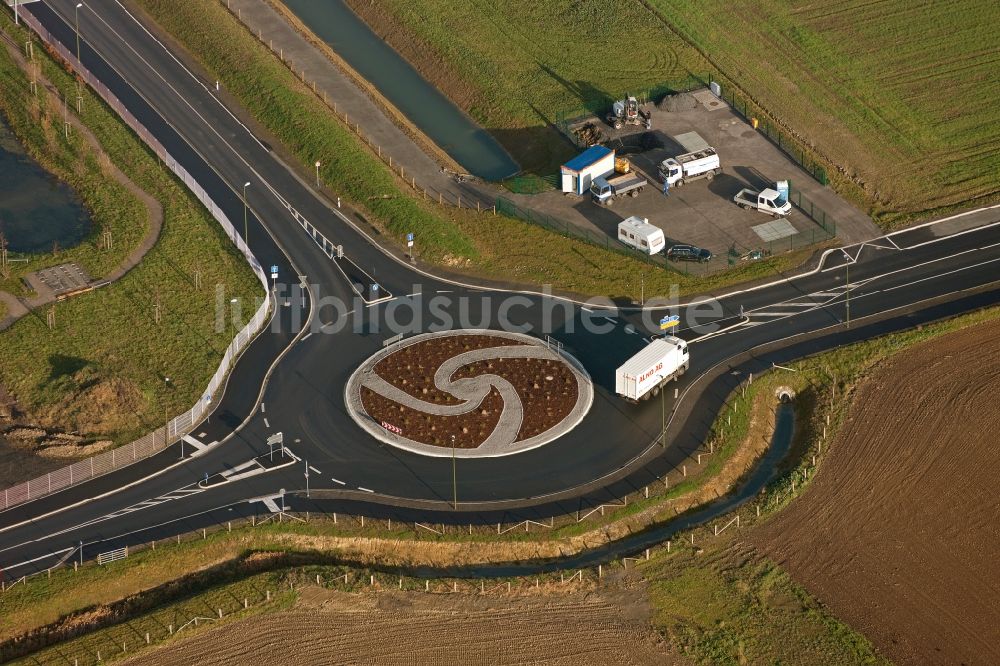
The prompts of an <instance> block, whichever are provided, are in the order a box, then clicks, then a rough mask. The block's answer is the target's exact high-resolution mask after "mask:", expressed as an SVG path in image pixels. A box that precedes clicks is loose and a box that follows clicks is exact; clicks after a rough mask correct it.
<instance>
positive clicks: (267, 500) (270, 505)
mask: <svg viewBox="0 0 1000 666" xmlns="http://www.w3.org/2000/svg"><path fill="white" fill-rule="evenodd" d="M261 502H263V503H264V506H266V507H267V510H268V511H270V512H271V513H281V509H279V508H278V505H277V504H275V503H274V499H273V498H271V497H264V498H261Z"/></svg>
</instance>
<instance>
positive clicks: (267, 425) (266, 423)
mask: <svg viewBox="0 0 1000 666" xmlns="http://www.w3.org/2000/svg"><path fill="white" fill-rule="evenodd" d="M264 427H265V428H270V427H271V424H270V423H268V422H267V417H266V416H265V417H264Z"/></svg>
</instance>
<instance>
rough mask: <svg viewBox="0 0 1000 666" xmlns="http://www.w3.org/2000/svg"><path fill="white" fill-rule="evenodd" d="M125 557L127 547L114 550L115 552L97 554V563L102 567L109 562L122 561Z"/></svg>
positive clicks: (126, 555)
mask: <svg viewBox="0 0 1000 666" xmlns="http://www.w3.org/2000/svg"><path fill="white" fill-rule="evenodd" d="M126 557H128V546H125V547H124V548H116V549H115V550H109V551H108V552H106V553H99V554H98V555H97V563H98V564H101V565H104V564H108V563H109V562H117V561H118V560H124V559H125V558H126Z"/></svg>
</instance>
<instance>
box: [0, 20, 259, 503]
mask: <svg viewBox="0 0 1000 666" xmlns="http://www.w3.org/2000/svg"><path fill="white" fill-rule="evenodd" d="M21 19H22V21H23V22H24V23H25V24H26V25H28V26H29V27H30V28H31V29H32V30H33V31H34V32H35V33H36V34H37V35H38V36H39V37H40V38H41V39H42V41H44V42H45V43H46V44H48V45H49V47H50V48H52V49H53V50H54V51H55V52H56V54H57V55H58V56H59V57H60V58H62V59H63V60H64V61H65V62H67V63H70V65H71V66H72V67H73V68H74V70H75V73H76V74H77V75H78V76H79V77H80V78H82V79H83V80H84V82H86V83H87V85H89V86H90V88H91V89H92V90H94V91H95V92H96V93H97V94H98V95H100V97H101V98H102V99H103V100H104V101H105V102H106V103H107V104H108V106H110V107H111V108H112V109H114V111H115V112H116V113H117V114H118V115H119V117H120V118H121V119H122V120H123V121H125V124H127V125H128V126H129V127H130V128H131V129H132V130H133V131H134V132H135V133H136V134H137V135H138V136H139V138H140V139H141V140H142V141H143V142H144V143H145V144H146V145H147V146H149V147H150V148H151V149H152V150H153V152H154V153H156V155H157V157H159V158H160V160H162V161H163V163H164V164H165V165H166V166H167V168H169V169H170V170H171V171H172V172H173V173H174V174H175V175H176V176H177V177H178V178H179V179H180V180H181V181H182V182H183V183H184V185H185V186H186V187H187V188H188V189H189V190H190V191H191V192H192V193H193V194H194V195H195V196H196V197H197V198H198V201H200V202H201V203H202V204H203V205H204V206H205V207H206V208H207V209H208V211H209V213H211V214H212V217H213V218H215V220H216V222H218V223H219V225H220V226H221V227H222V229H223V230H224V231H225V232H226V235H227V236H228V237H229V239H230V240H231V241H232V242H233V244H234V245H236V247H237V249H238V250H239V251H240V252H242V253H243V256H244V257H245V258H246V260H247V262H248V263H249V264H250V267H251V268H252V269H253V272H254V274H255V275H256V276H257V279H258V280H260V283H261V286H263V288H264V291H265V293H266V294H267V298H265V299H264V301H263V303H261V305H260V307H259V308H257V311H256V312H255V313H254V316H253V318H252V319H251V320H250V322H249V323H248V324H247V325H246V326H244V327H243V329H242V330H240V332H239V333H237V334H236V337H235V338H233V340H232V341H231V342H230V343H229V346H228V347H227V348H226V351H225V353H224V354H223V357H222V361H221V362H220V363H219V367H218V369H217V370H216V371H215V374H214V375H213V376H212V379H211V380H210V381H209V383H208V387H207V388H206V389H205V392H204V394H203V395H204V396H205V398H207V399H205V398H203V399H202V400H199V401H198V402H197V403H196V404H195V405H194V406H193V407H191V409H189V410H187V411H186V412H184V413H182V414H179V415H178V416H176V417H174V418H173V419H172V420H171V421H169V422H168V423H167V424H166V425H165V426H164V427H163V428H158V429H156V430H154V431H153V432H150V433H148V434H146V435H144V436H143V437H140V438H139V439H137V440H135V441H134V442H131V443H130V444H125V445H124V446H121V447H118V448H116V449H111V450H110V451H105V452H104V453H101V454H99V455H96V456H94V457H92V458H87V459H84V460H81V461H79V462H76V463H74V464H72V465H69V466H68V467H63V468H62V469H59V470H56V471H54V472H50V473H48V474H46V475H45V476H41V477H38V478H37V479H32V480H30V481H26V482H24V483H21V484H19V485H16V486H13V487H11V488H6V489H4V490H3V492H2V493H0V511H2V510H5V509H9V508H10V507H12V506H17V505H19V504H24V503H25V502H30V501H31V500H35V499H38V498H39V497H44V496H45V495H48V494H50V493H53V492H56V491H58V490H62V489H64V488H68V487H70V486H73V485H76V484H78V483H82V482H84V481H87V480H89V479H92V478H94V477H97V476H101V475H102V474H107V473H108V472H111V471H114V470H116V469H119V468H121V467H124V466H126V465H129V464H131V463H133V462H135V461H137V460H142V459H143V458H147V457H149V456H152V455H154V454H156V453H159V452H160V451H162V450H163V449H165V448H167V447H168V446H170V444H172V443H173V442H176V441H177V440H178V439H180V437H181V436H182V435H185V434H187V433H188V432H190V431H191V430H192V429H193V428H194V426H195V424H197V423H198V422H199V421H200V420H201V419H202V417H204V416H205V414H206V413H207V412H208V411H209V406H210V405H211V400H212V397H213V396H215V395H216V394H217V392H218V390H219V389H220V388H221V387H222V386H223V384H224V382H225V380H226V376H227V375H228V374H229V371H230V370H231V368H232V366H233V363H234V362H235V360H236V358H237V357H238V356H239V355H240V352H242V351H243V350H244V349H245V348H246V347H247V345H249V344H250V342H251V340H253V338H254V337H256V335H257V333H258V332H259V331H260V330H261V328H263V326H264V325H265V323H266V322H267V321H268V319H269V313H270V312H271V308H272V306H273V296H272V294H271V291H270V289H269V288H268V281H267V276H266V275H265V274H264V271H263V269H262V268H261V265H260V262H259V261H257V258H256V257H255V256H254V255H253V252H251V250H250V248H249V247H248V246H247V245H246V243H245V242H244V241H243V238H241V237H240V235H239V234H238V233H237V231H236V229H235V227H234V226H233V225H232V223H231V222H230V221H229V218H227V217H226V214H225V213H223V212H222V209H221V208H219V207H218V206H217V205H216V204H215V202H214V201H213V200H212V199H211V197H209V195H208V193H207V192H205V190H204V189H203V188H202V187H201V186H200V185H199V184H198V182H197V181H196V180H195V179H194V178H193V177H192V176H191V175H190V174H189V173H188V172H187V170H186V169H184V167H183V166H181V165H180V164H179V163H178V162H177V160H175V159H174V158H173V157H172V156H171V155H170V153H168V152H167V150H166V148H164V147H163V145H162V144H161V143H160V142H159V141H158V140H157V139H156V137H154V136H153V135H152V134H151V133H150V132H149V131H148V130H147V129H146V128H145V127H144V126H143V125H142V123H140V122H139V121H138V120H137V119H136V118H135V116H133V115H132V114H131V113H130V112H129V111H128V109H126V108H125V106H124V105H123V104H122V103H121V102H120V101H119V100H118V98H117V97H115V95H114V94H113V93H112V92H111V91H110V90H109V89H108V88H107V87H106V86H105V85H104V84H103V83H101V82H100V81H99V80H97V78H96V77H95V76H94V75H93V74H91V72H90V71H89V70H87V69H86V68H85V67H83V66H82V64H80V63H79V62H78V61H77V60H76V56H75V54H73V53H71V52H70V51H69V50H68V49H66V48H65V47H64V46H63V45H62V44H60V43H59V42H58V41H57V40H55V39H53V37H52V35H51V34H50V33H49V32H48V31H47V30H46V29H45V28H44V27H43V26H42V25H41V24H40V23H39V22H38V21H37V19H35V17H34V16H32V15H31V14H28V13H25V14H23V15H22V16H21Z"/></svg>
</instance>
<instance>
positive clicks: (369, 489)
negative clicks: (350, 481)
mask: <svg viewBox="0 0 1000 666" xmlns="http://www.w3.org/2000/svg"><path fill="white" fill-rule="evenodd" d="M358 490H363V491H365V492H366V493H374V492H375V491H374V490H372V489H371V488H362V487H361V486H358Z"/></svg>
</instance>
